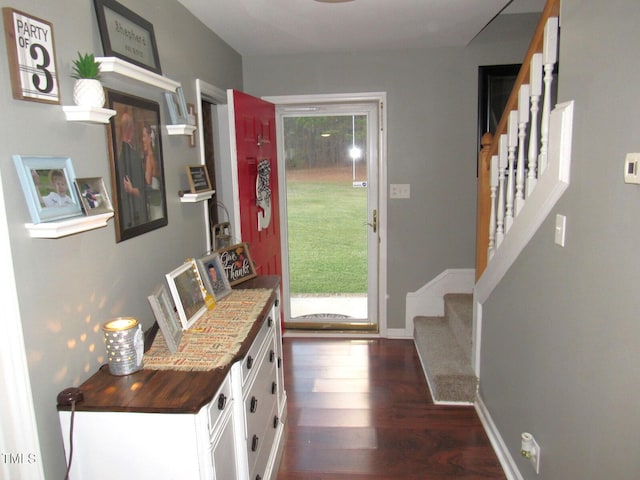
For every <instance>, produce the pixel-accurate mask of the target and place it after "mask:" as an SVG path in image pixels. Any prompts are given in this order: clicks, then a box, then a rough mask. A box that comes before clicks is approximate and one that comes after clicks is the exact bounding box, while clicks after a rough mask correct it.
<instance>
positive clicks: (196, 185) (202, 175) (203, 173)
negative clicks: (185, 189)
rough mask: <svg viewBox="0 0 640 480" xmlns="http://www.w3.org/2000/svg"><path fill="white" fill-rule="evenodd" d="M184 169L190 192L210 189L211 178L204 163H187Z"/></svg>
mask: <svg viewBox="0 0 640 480" xmlns="http://www.w3.org/2000/svg"><path fill="white" fill-rule="evenodd" d="M186 169H187V180H188V181H189V191H190V192H191V193H201V192H209V191H211V180H210V179H209V172H208V171H207V166H206V165H187V167H186Z"/></svg>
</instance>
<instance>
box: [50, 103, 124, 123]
mask: <svg viewBox="0 0 640 480" xmlns="http://www.w3.org/2000/svg"><path fill="white" fill-rule="evenodd" d="M62 110H64V113H65V115H66V116H67V122H86V123H109V119H110V118H111V117H113V116H114V115H115V114H116V111H115V110H111V109H109V108H98V107H83V106H78V105H65V106H63V107H62Z"/></svg>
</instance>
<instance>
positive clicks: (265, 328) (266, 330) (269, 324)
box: [242, 312, 275, 386]
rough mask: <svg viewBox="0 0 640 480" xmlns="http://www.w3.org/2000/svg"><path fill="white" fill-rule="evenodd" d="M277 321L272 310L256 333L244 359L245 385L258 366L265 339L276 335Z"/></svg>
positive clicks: (243, 374) (243, 382) (243, 381)
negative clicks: (275, 321)
mask: <svg viewBox="0 0 640 480" xmlns="http://www.w3.org/2000/svg"><path fill="white" fill-rule="evenodd" d="M274 329H275V323H274V321H273V316H272V315H271V312H269V315H268V316H267V318H266V319H265V320H264V322H263V323H262V327H260V331H259V332H258V335H256V338H255V340H254V341H253V343H252V344H251V347H250V348H249V351H248V352H247V355H246V356H245V357H244V360H243V361H242V385H243V386H244V385H245V384H246V382H247V380H248V379H249V377H250V376H251V373H253V372H254V371H255V370H256V368H257V366H258V357H259V355H260V350H262V346H263V345H264V343H265V339H266V337H267V336H269V335H271V336H273V335H274Z"/></svg>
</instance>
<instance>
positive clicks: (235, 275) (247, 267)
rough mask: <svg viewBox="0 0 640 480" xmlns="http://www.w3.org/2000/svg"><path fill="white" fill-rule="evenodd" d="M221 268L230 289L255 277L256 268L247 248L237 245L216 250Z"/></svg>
mask: <svg viewBox="0 0 640 480" xmlns="http://www.w3.org/2000/svg"><path fill="white" fill-rule="evenodd" d="M218 253H219V254H220V260H221V261H222V267H223V268H224V271H225V273H226V275H227V279H228V280H229V285H231V286H232V287H233V286H234V285H237V284H239V283H242V282H244V281H245V280H249V279H250V278H253V277H255V276H256V268H255V266H254V265H253V260H252V259H251V256H250V255H249V246H248V245H247V244H246V243H238V244H236V245H231V246H230V247H225V248H222V249H220V250H218Z"/></svg>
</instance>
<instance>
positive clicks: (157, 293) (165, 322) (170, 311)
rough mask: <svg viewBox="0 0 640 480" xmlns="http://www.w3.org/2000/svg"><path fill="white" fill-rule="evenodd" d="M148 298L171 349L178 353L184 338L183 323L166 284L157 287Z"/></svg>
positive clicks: (172, 351)
mask: <svg viewBox="0 0 640 480" xmlns="http://www.w3.org/2000/svg"><path fill="white" fill-rule="evenodd" d="M147 299H148V300H149V305H151V310H152V311H153V316H154V317H155V318H156V321H157V322H158V326H159V327H160V331H161V332H162V336H163V337H164V341H165V342H166V344H167V347H168V348H169V351H170V352H171V353H176V351H177V350H178V347H179V346H180V340H181V339H182V324H181V323H180V320H179V319H178V314H177V312H176V310H175V306H174V304H173V301H172V300H171V297H170V296H169V292H167V288H166V287H165V286H164V285H161V286H159V287H157V288H156V289H155V290H154V291H153V293H152V294H151V295H149V296H148V297H147Z"/></svg>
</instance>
